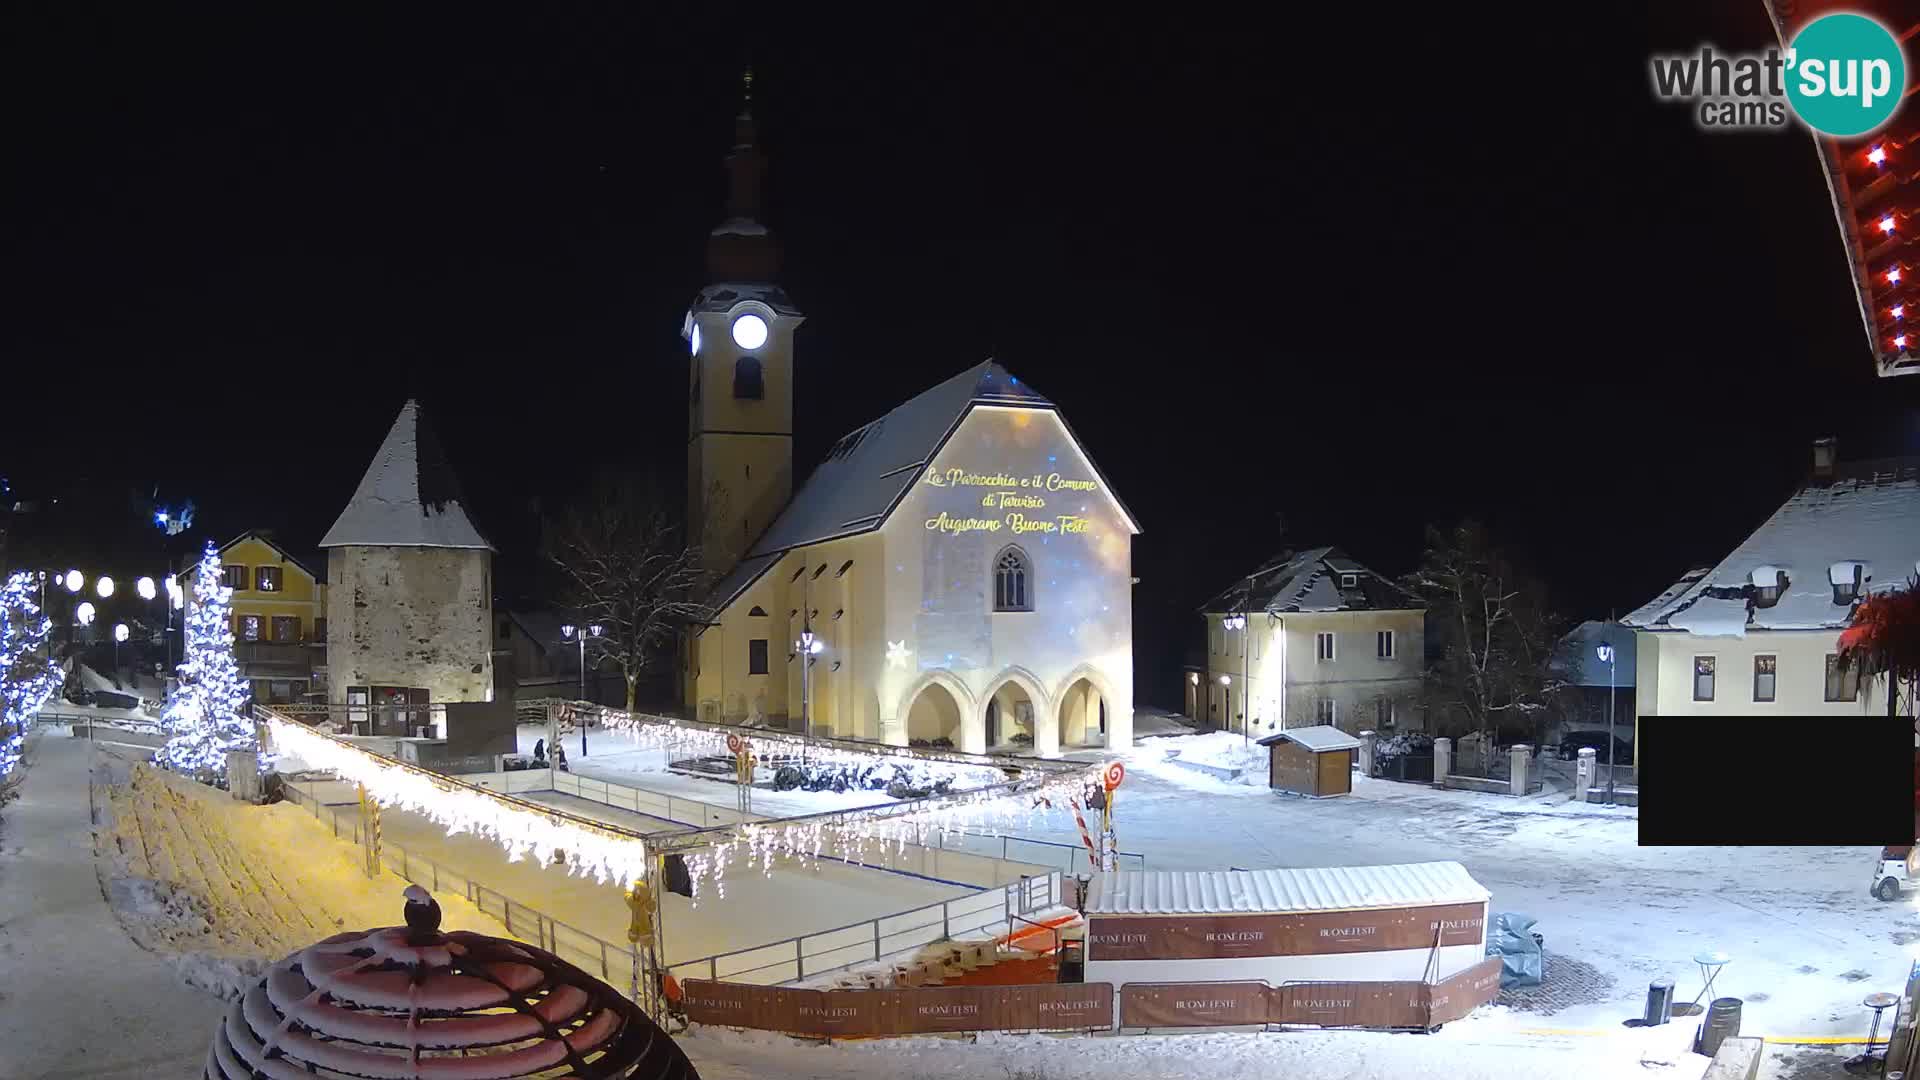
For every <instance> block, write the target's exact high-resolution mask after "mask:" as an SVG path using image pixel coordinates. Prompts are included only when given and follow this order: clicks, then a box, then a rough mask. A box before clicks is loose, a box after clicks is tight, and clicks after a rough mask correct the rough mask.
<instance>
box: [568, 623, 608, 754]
mask: <svg viewBox="0 0 1920 1080" xmlns="http://www.w3.org/2000/svg"><path fill="white" fill-rule="evenodd" d="M601 632H602V631H601V626H600V624H599V623H594V624H593V625H591V626H575V625H573V624H572V623H568V624H567V625H565V626H563V627H561V628H560V636H561V637H563V638H568V639H570V640H573V641H576V642H578V643H579V644H580V700H581V701H585V700H587V639H588V638H590V637H595V638H597V637H599V636H600V634H601ZM580 756H581V757H586V756H587V717H586V714H585V713H582V714H581V716H580Z"/></svg>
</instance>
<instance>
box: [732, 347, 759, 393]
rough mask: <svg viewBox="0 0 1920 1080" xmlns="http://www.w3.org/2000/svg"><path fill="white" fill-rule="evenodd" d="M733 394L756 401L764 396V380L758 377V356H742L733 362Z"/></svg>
mask: <svg viewBox="0 0 1920 1080" xmlns="http://www.w3.org/2000/svg"><path fill="white" fill-rule="evenodd" d="M733 396H734V397H736V398H750V399H752V400H754V401H758V400H760V399H761V398H763V397H765V396H766V387H765V385H764V380H762V379H761V377H760V358H759V357H757V356H743V357H741V358H740V359H738V360H735V361H734V362H733Z"/></svg>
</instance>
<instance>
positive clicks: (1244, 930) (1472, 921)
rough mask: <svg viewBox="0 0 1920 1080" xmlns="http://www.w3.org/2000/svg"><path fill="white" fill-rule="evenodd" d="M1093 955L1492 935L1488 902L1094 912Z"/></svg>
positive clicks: (1230, 951)
mask: <svg viewBox="0 0 1920 1080" xmlns="http://www.w3.org/2000/svg"><path fill="white" fill-rule="evenodd" d="M1087 923H1088V925H1087V958H1088V959H1089V960H1226V959H1233V958H1235V957H1243V956H1317V955H1331V954H1340V953H1369V952H1389V951H1393V950H1397V949H1424V948H1431V947H1433V945H1434V944H1435V938H1436V936H1437V937H1438V939H1439V941H1438V943H1439V944H1441V945H1474V944H1478V943H1479V942H1481V941H1482V940H1484V935H1485V931H1486V907H1485V905H1484V904H1446V905H1440V906H1434V907H1416V908H1372V909H1367V910H1362V911H1311V912H1300V913H1297V914H1262V915H1092V916H1089V917H1088V920H1087Z"/></svg>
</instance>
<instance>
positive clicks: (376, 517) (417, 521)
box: [320, 401, 493, 551]
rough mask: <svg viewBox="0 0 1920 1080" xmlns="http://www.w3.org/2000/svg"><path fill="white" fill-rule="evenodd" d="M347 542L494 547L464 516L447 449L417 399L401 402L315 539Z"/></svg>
mask: <svg viewBox="0 0 1920 1080" xmlns="http://www.w3.org/2000/svg"><path fill="white" fill-rule="evenodd" d="M348 545H356V546H364V547H437V548H479V549H483V550H487V551H491V550H493V545H492V544H489V543H487V539H486V537H484V536H481V535H480V530H479V529H477V528H475V527H474V524H473V521H472V519H470V518H468V517H467V512H466V510H465V509H464V508H463V507H462V505H461V501H460V489H459V485H458V484H457V483H455V481H454V477H453V469H452V468H451V467H450V466H449V465H448V464H447V455H446V452H445V451H444V450H442V449H441V448H440V440H439V439H438V438H437V437H435V435H434V433H433V428H432V426H431V425H429V424H428V423H427V421H426V418H425V417H423V416H422V415H421V413H420V406H419V403H418V402H414V401H408V402H407V403H406V405H405V406H403V407H402V408H401V410H400V415H399V417H398V418H396V419H395V420H394V422H393V429H392V430H390V431H388V432H387V438H386V441H384V442H382V443H381V444H380V451H379V453H377V454H375V455H374V456H373V464H371V465H369V466H367V474H366V475H365V476H363V477H361V478H360V486H359V487H358V488H357V489H355V490H354V493H353V499H352V500H351V501H349V502H348V503H347V508H346V509H345V510H342V511H340V517H339V518H338V519H337V520H335V521H334V523H333V528H331V529H328V530H327V535H326V536H324V537H322V538H321V540H320V546H321V547H323V548H335V547H346V546H348Z"/></svg>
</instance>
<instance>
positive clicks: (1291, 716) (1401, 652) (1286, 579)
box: [1186, 547, 1427, 737]
mask: <svg viewBox="0 0 1920 1080" xmlns="http://www.w3.org/2000/svg"><path fill="white" fill-rule="evenodd" d="M1202 615H1203V616H1204V617H1205V619H1206V627H1207V654H1206V656H1207V659H1206V664H1205V666H1204V667H1203V668H1201V669H1196V670H1192V671H1189V672H1188V673H1187V688H1186V702H1187V715H1188V717H1190V718H1192V719H1194V720H1196V721H1198V722H1199V723H1200V724H1201V725H1203V726H1205V727H1211V728H1218V729H1222V730H1227V731H1243V730H1245V725H1246V723H1247V720H1248V717H1249V714H1251V718H1252V724H1253V728H1252V733H1253V735H1254V736H1255V737H1260V736H1262V735H1268V734H1272V733H1273V732H1276V731H1282V730H1285V729H1287V728H1295V727H1307V726H1311V725H1315V724H1329V725H1332V726H1334V727H1338V728H1340V729H1341V730H1343V731H1346V732H1348V733H1350V734H1351V733H1357V732H1360V731H1366V730H1373V731H1387V730H1395V731H1406V730H1420V729H1421V728H1422V727H1424V725H1425V714H1424V712H1423V710H1422V708H1421V700H1422V695H1421V687H1422V678H1423V676H1424V675H1425V672H1426V637H1427V635H1426V612H1425V609H1424V608H1423V607H1422V605H1421V603H1420V601H1419V600H1418V599H1416V598H1414V597H1413V596H1412V595H1410V594H1408V593H1407V592H1406V591H1405V590H1404V589H1401V588H1400V587H1399V586H1398V585H1395V584H1394V583H1393V582H1392V581H1389V580H1388V579H1387V578H1385V577H1383V576H1381V575H1380V574H1377V573H1375V572H1373V571H1372V570H1369V569H1367V568H1366V567H1365V566H1362V565H1360V564H1359V563H1358V562H1355V561H1354V560H1353V559H1351V558H1349V557H1348V556H1347V554H1346V553H1345V552H1343V551H1341V550H1340V549H1339V548H1332V547H1320V548H1310V549H1308V550H1306V551H1301V552H1297V553H1295V552H1288V553H1285V554H1282V555H1280V556H1279V557H1277V558H1274V559H1271V560H1269V561H1268V562H1266V563H1265V564H1263V565H1261V566H1260V567H1259V568H1258V569H1256V570H1254V571H1253V573H1252V574H1250V575H1248V576H1247V577H1244V578H1241V579H1240V580H1238V581H1236V582H1234V583H1233V584H1232V585H1231V586H1229V587H1228V588H1227V589H1226V590H1224V591H1223V592H1221V593H1220V594H1219V595H1218V596H1215V597H1214V598H1213V599H1212V600H1210V601H1208V602H1207V604H1206V606H1205V608H1204V609H1203V611H1202Z"/></svg>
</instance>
